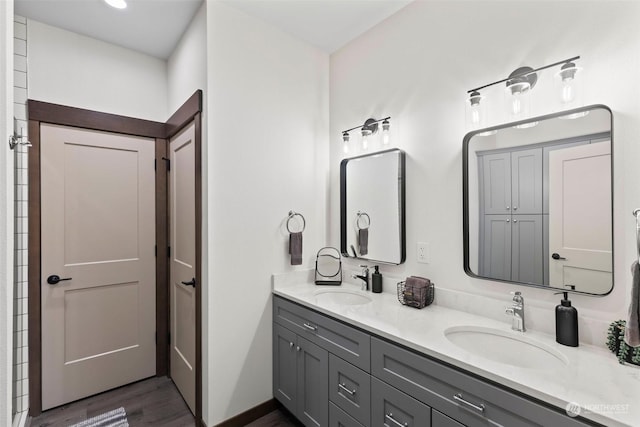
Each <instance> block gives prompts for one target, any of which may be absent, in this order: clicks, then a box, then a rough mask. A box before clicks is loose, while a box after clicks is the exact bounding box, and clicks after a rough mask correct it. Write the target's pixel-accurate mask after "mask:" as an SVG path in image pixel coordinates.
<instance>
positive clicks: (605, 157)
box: [463, 105, 613, 295]
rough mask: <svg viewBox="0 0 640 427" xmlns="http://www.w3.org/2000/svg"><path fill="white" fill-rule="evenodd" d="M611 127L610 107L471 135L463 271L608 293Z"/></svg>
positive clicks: (467, 154)
mask: <svg viewBox="0 0 640 427" xmlns="http://www.w3.org/2000/svg"><path fill="white" fill-rule="evenodd" d="M612 133H613V117H612V114H611V110H610V109H609V108H608V107H606V106H603V105H595V106H590V107H584V108H580V109H576V110H571V111H565V112H562V113H557V114H551V115H547V116H543V117H537V118H534V119H529V120H526V121H522V122H517V123H511V124H508V125H503V126H497V127H494V128H489V129H482V130H478V131H474V132H470V133H469V134H467V135H466V136H465V138H464V142H463V162H464V165H463V166H464V172H463V173H464V177H463V180H464V182H463V187H464V200H463V203H464V269H465V271H466V272H467V274H469V275H470V276H472V277H479V278H484V279H491V280H499V281H506V282H513V283H516V284H521V285H530V286H538V287H548V288H555V289H564V290H566V289H571V287H575V291H576V292H581V293H586V294H596V295H603V294H607V293H609V292H611V290H612V289H613V233H612V230H613V218H612V210H613V189H612V170H613V169H612V168H613V158H612V152H613V150H612V141H613V139H612Z"/></svg>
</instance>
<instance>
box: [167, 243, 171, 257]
mask: <svg viewBox="0 0 640 427" xmlns="http://www.w3.org/2000/svg"><path fill="white" fill-rule="evenodd" d="M170 257H171V246H167V258H170Z"/></svg>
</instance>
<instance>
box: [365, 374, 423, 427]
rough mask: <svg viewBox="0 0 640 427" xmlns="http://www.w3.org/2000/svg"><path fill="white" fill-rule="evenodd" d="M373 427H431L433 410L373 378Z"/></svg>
mask: <svg viewBox="0 0 640 427" xmlns="http://www.w3.org/2000/svg"><path fill="white" fill-rule="evenodd" d="M371 408H372V410H371V421H372V423H371V426H372V427H430V426H431V408H430V407H428V406H427V405H425V404H423V403H421V402H418V401H417V400H416V399H414V398H412V397H411V396H407V395H406V394H404V393H403V392H401V391H399V390H396V389H395V388H393V387H391V386H390V385H388V384H385V383H383V382H382V381H380V380H379V379H377V378H373V377H372V378H371Z"/></svg>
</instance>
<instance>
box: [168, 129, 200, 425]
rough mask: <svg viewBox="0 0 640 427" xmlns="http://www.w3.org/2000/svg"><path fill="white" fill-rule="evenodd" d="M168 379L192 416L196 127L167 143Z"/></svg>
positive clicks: (193, 395)
mask: <svg viewBox="0 0 640 427" xmlns="http://www.w3.org/2000/svg"><path fill="white" fill-rule="evenodd" d="M169 160H170V170H169V242H170V245H171V251H170V264H169V268H170V281H169V287H170V312H171V315H170V322H171V326H170V331H171V340H170V358H171V378H172V379H173V382H174V383H175V384H176V386H177V387H178V390H180V393H181V394H182V397H183V398H184V400H185V401H186V402H187V405H189V408H190V409H191V412H193V413H195V394H196V381H195V378H196V376H195V374H196V373H195V363H196V286H199V285H200V284H199V283H196V262H197V260H196V215H195V206H196V204H195V201H196V191H195V125H194V124H193V123H192V124H190V125H188V126H187V127H186V128H185V129H184V130H182V131H181V132H180V133H179V134H178V135H176V136H175V137H174V138H172V139H171V141H170V143H169Z"/></svg>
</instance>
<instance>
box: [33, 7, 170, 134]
mask: <svg viewBox="0 0 640 427" xmlns="http://www.w3.org/2000/svg"><path fill="white" fill-rule="evenodd" d="M27 49H28V56H29V97H30V98H31V99H36V100H38V101H46V102H51V103H54V104H62V105H70V106H74V107H78V108H86V109H90V110H96V111H102V112H105V113H113V114H120V115H124V116H130V117H137V118H141V119H147V120H155V121H159V122H164V121H165V120H166V119H167V117H168V111H167V65H166V62H165V61H163V60H161V59H157V58H154V57H151V56H148V55H145V54H142V53H138V52H135V51H132V50H129V49H125V48H122V47H119V46H115V45H112V44H109V43H105V42H103V41H99V40H96V39H92V38H90V37H86V36H82V35H79V34H76V33H72V32H70V31H66V30H62V29H59V28H56V27H52V26H49V25H46V24H43V23H40V22H38V21H33V20H31V19H30V20H28V36H27Z"/></svg>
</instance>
